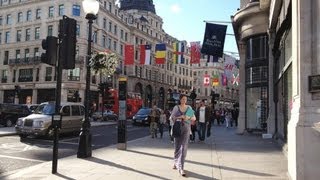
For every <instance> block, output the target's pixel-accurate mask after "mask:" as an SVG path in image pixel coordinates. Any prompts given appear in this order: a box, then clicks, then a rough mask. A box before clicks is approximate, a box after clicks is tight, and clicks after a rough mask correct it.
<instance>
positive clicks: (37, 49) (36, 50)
mask: <svg viewBox="0 0 320 180" xmlns="http://www.w3.org/2000/svg"><path fill="white" fill-rule="evenodd" d="M33 56H34V57H39V56H40V53H39V48H34V55H33Z"/></svg>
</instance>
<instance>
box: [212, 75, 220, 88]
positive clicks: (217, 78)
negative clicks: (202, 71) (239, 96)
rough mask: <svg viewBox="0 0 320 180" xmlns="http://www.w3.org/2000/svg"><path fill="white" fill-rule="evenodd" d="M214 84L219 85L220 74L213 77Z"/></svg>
mask: <svg viewBox="0 0 320 180" xmlns="http://www.w3.org/2000/svg"><path fill="white" fill-rule="evenodd" d="M212 86H219V75H214V76H213V77H212Z"/></svg>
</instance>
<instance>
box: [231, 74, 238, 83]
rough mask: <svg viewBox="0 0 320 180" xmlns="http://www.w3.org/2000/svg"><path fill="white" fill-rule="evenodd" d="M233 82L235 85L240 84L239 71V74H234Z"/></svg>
mask: <svg viewBox="0 0 320 180" xmlns="http://www.w3.org/2000/svg"><path fill="white" fill-rule="evenodd" d="M232 76H233V77H232V84H233V85H236V86H239V73H237V75H235V74H232Z"/></svg>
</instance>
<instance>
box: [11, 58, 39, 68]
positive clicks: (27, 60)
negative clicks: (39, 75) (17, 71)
mask: <svg viewBox="0 0 320 180" xmlns="http://www.w3.org/2000/svg"><path fill="white" fill-rule="evenodd" d="M40 62H41V61H40V57H29V58H20V59H9V66H22V65H29V64H30V65H34V64H39V63H40Z"/></svg>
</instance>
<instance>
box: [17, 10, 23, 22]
mask: <svg viewBox="0 0 320 180" xmlns="http://www.w3.org/2000/svg"><path fill="white" fill-rule="evenodd" d="M22 18H23V17H22V12H19V13H18V23H19V22H22Z"/></svg>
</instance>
